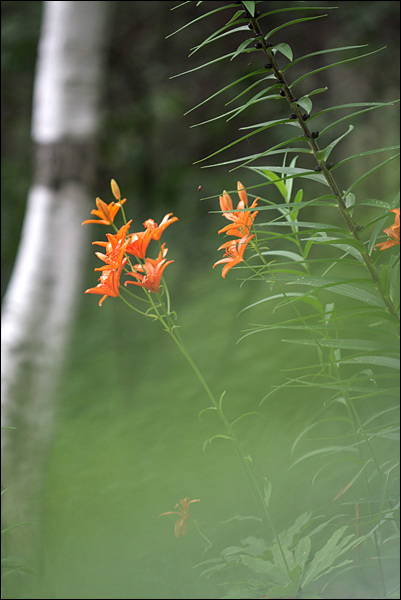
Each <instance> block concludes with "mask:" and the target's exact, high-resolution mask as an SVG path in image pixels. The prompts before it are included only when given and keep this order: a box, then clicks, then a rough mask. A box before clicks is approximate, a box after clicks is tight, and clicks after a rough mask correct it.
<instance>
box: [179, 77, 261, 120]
mask: <svg viewBox="0 0 401 600" xmlns="http://www.w3.org/2000/svg"><path fill="white" fill-rule="evenodd" d="M262 74H265V71H264V70H259V71H252V73H247V74H246V75H244V76H243V77H240V78H239V79H237V80H236V81H232V82H231V83H229V84H228V85H226V86H224V87H223V88H220V89H219V90H217V92H215V93H214V94H212V95H211V96H208V98H206V99H205V100H202V102H199V104H197V105H196V106H194V107H193V108H190V109H189V110H187V112H185V113H184V115H188V114H189V113H190V112H192V111H193V110H196V109H197V108H199V107H200V106H202V105H203V104H206V102H209V101H210V100H213V99H214V98H216V96H218V95H219V94H222V93H223V92H225V91H227V90H229V89H230V88H231V87H233V86H234V85H238V84H239V83H241V81H243V80H244V79H248V78H249V77H253V76H258V75H262Z"/></svg>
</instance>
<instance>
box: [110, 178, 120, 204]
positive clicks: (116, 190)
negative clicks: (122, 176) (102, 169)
mask: <svg viewBox="0 0 401 600" xmlns="http://www.w3.org/2000/svg"><path fill="white" fill-rule="evenodd" d="M110 185H111V191H112V192H113V196H114V198H115V199H116V200H121V192H120V188H119V187H118V185H117V182H116V181H115V179H112V180H111V182H110Z"/></svg>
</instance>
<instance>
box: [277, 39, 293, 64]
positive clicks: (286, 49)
mask: <svg viewBox="0 0 401 600" xmlns="http://www.w3.org/2000/svg"><path fill="white" fill-rule="evenodd" d="M274 48H275V49H276V50H277V51H278V52H281V54H283V55H284V56H285V57H286V58H288V60H289V61H292V59H293V54H292V50H291V47H290V46H289V45H288V44H285V43H281V44H275V45H274Z"/></svg>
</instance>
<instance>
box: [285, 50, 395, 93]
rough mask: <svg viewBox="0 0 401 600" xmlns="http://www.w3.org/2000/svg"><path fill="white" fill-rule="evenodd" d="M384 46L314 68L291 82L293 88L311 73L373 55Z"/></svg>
mask: <svg viewBox="0 0 401 600" xmlns="http://www.w3.org/2000/svg"><path fill="white" fill-rule="evenodd" d="M384 48H385V46H383V47H382V48H379V49H378V50H373V52H367V53H366V54H360V55H359V56H353V57H352V58H346V59H344V60H340V61H339V62H336V63H332V64H330V65H325V66H324V67H320V69H314V70H313V71H309V72H308V73H306V74H305V75H301V77H298V79H296V80H295V81H294V82H293V83H292V84H291V88H293V87H294V86H296V85H297V84H298V83H300V82H301V81H303V80H304V79H306V78H307V77H310V76H311V75H315V74H316V73H320V71H325V70H326V69H331V68H332V67H338V66H339V65H343V64H345V63H348V62H352V61H354V60H359V59H361V58H365V57H366V56H371V55H372V54H376V52H381V50H384ZM295 62H296V61H294V62H293V63H290V65H292V64H295ZM290 65H289V66H290ZM282 70H283V71H284V69H282Z"/></svg>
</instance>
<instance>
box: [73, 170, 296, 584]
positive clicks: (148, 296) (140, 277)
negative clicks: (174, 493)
mask: <svg viewBox="0 0 401 600" xmlns="http://www.w3.org/2000/svg"><path fill="white" fill-rule="evenodd" d="M239 185H242V184H239ZM111 189H112V192H113V195H114V197H115V199H116V200H117V201H118V202H117V203H114V202H112V203H111V204H109V205H106V204H105V203H104V202H103V201H101V200H100V199H99V198H98V199H97V200H96V203H97V206H98V210H94V211H92V214H95V215H96V216H98V217H99V220H87V221H84V223H83V224H86V223H100V224H102V225H111V224H112V225H113V227H114V229H115V231H116V233H115V234H110V233H108V234H107V239H108V241H107V242H94V243H95V244H98V245H102V246H103V247H104V248H105V251H106V253H105V254H103V253H100V252H97V253H96V255H97V257H98V258H99V259H100V260H102V261H103V262H104V263H105V264H104V265H103V266H101V267H98V268H97V269H95V271H99V270H100V271H101V276H100V278H99V283H98V285H97V286H95V287H93V288H89V289H87V290H86V291H85V293H88V294H100V295H102V298H101V299H100V301H99V306H102V303H103V302H104V300H105V299H106V298H107V297H109V296H110V297H120V298H121V300H122V301H123V302H124V303H125V304H126V305H127V306H128V307H129V308H131V309H132V310H134V311H136V312H139V313H140V314H142V315H144V316H147V317H151V318H153V319H155V320H157V321H159V323H160V324H161V326H162V327H163V329H164V330H165V331H166V332H167V333H168V334H169V336H170V337H171V339H172V340H173V341H174V343H175V344H176V346H177V347H178V349H179V350H180V352H181V354H182V355H183V357H184V358H185V360H186V362H187V363H188V364H189V366H190V367H191V369H192V371H193V373H194V374H195V375H196V377H197V379H198V381H199V383H200V384H201V386H202V387H203V389H204V391H205V392H206V395H207V397H208V399H209V401H210V402H211V406H210V407H208V409H205V410H210V409H211V410H214V411H216V413H217V415H218V417H219V418H220V420H221V422H222V424H223V426H224V429H225V433H224V434H220V435H217V436H214V438H215V437H221V438H224V439H227V440H230V441H231V442H232V443H233V445H234V448H235V452H236V454H237V456H238V458H239V460H240V462H241V464H242V466H243V468H244V471H245V473H246V476H247V478H248V482H249V485H250V489H251V493H252V494H253V496H254V498H255V501H256V505H257V507H258V510H259V512H260V516H261V519H262V521H263V523H264V525H265V527H266V529H267V535H268V536H270V534H271V533H273V536H274V539H275V542H276V544H277V546H278V548H279V551H280V554H281V557H282V560H283V562H284V565H285V567H286V569H287V572H288V571H289V565H288V562H287V558H286V556H285V553H284V550H283V547H282V544H281V541H280V538H279V536H278V535H277V532H276V530H275V528H274V524H273V521H272V519H271V517H270V514H269V511H268V506H267V503H266V501H265V498H264V496H263V495H262V492H261V489H260V487H259V485H258V482H257V480H256V477H255V475H254V472H253V469H252V466H251V460H250V457H248V456H247V457H246V456H245V455H244V453H243V451H242V448H241V443H240V441H239V439H238V436H237V434H236V433H235V431H234V428H233V426H232V424H231V423H230V421H229V420H228V419H227V417H226V415H225V413H224V411H223V407H222V400H223V397H224V393H223V394H222V395H221V396H220V398H219V399H217V398H216V397H215V395H214V394H213V392H212V391H211V389H210V387H209V384H208V383H207V381H206V379H205V377H204V376H203V374H202V373H201V371H200V370H199V368H198V366H197V365H196V363H195V361H194V360H193V358H192V357H191V355H190V354H189V352H188V351H187V349H186V347H185V345H184V342H183V340H182V338H181V336H180V334H179V332H178V328H177V324H176V321H175V318H174V317H173V313H172V311H171V308H170V295H169V291H168V286H167V283H166V281H165V279H164V277H163V274H164V270H165V269H166V267H167V266H168V265H170V264H171V263H173V262H174V261H173V260H169V261H167V259H166V258H165V257H166V254H167V252H168V249H167V247H166V245H165V244H164V243H163V244H161V242H160V238H161V235H162V233H163V231H164V230H165V229H166V228H167V227H168V226H169V225H171V224H172V223H174V222H176V221H178V218H177V217H173V216H172V213H169V214H168V215H166V216H165V217H164V219H163V220H162V222H161V223H160V225H157V223H155V221H153V220H152V219H148V220H147V221H145V222H144V224H143V225H144V227H145V230H144V231H141V232H136V233H129V229H130V226H131V223H132V221H131V220H130V221H128V222H125V223H124V225H123V226H122V227H121V228H120V229H117V227H116V226H115V224H114V218H115V217H116V215H117V212H118V210H119V209H120V208H121V206H122V201H121V200H120V198H121V194H120V190H119V187H118V185H117V183H116V182H115V180H112V181H111ZM240 196H241V202H242V205H241V206H240V207H239V209H240V210H242V208H245V207H247V195H246V191H245V189H242V190H240ZM228 198H229V197H228V195H227V196H226V204H225V209H226V210H227V211H229V212H227V214H226V217H227V218H228V219H229V220H231V221H233V223H232V225H230V227H232V229H230V233H231V234H234V235H242V234H244V235H243V237H244V238H245V239H246V240H247V241H246V243H245V244H244V246H243V248H242V250H240V253H241V254H243V251H244V250H245V247H246V244H247V243H248V242H249V241H250V240H251V239H252V237H253V236H250V235H249V227H250V226H251V224H252V223H253V219H254V217H255V213H252V212H239V213H237V214H235V215H234V216H233V217H232V216H231V215H232V213H231V208H232V206H231V205H230V204H229V201H228ZM230 200H231V199H230ZM124 202H125V199H124ZM254 206H256V202H254V203H253V205H252V208H253V207H254ZM123 217H124V221H126V219H125V214H124V215H123ZM152 240H155V241H157V242H158V243H159V254H158V256H157V258H150V257H149V256H147V253H148V247H150V243H151V241H152ZM224 246H225V245H224ZM132 256H134V257H135V258H136V259H137V260H138V261H139V262H138V263H137V264H133V262H132V258H131V257H132ZM219 262H221V261H219ZM223 262H224V261H223ZM238 262H240V260H238V259H237V258H234V259H233V261H232V262H229V263H228V264H227V265H226V267H225V269H226V270H228V269H229V268H231V267H232V266H233V264H237V263H238ZM122 276H127V277H134V278H135V279H137V281H132V280H131V279H127V280H126V281H125V282H124V284H122V283H121V282H120V279H121V277H122ZM130 284H132V285H136V286H138V287H140V288H141V289H142V292H143V296H142V297H138V296H137V295H136V294H132V293H130V294H129V295H127V293H126V292H127V286H128V285H130ZM136 300H140V301H145V303H146V304H148V309H147V310H146V311H145V310H143V307H142V309H139V308H138V307H137V306H136V305H135V304H134V302H135V301H136ZM186 500H189V499H184V500H183V501H181V502H184V504H185V506H184V505H182V506H181V508H180V513H177V512H175V513H174V514H181V520H179V521H177V523H178V525H177V527H176V536H177V532H180V533H181V534H183V532H186V524H187V518H189V516H190V514H189V511H188V510H187V509H188V506H187V504H186V503H185V502H186ZM191 502H194V500H191ZM164 514H170V513H164ZM195 524H196V525H197V523H196V522H195ZM197 528H198V530H199V533H200V534H201V535H202V537H204V539H205V540H207V541H208V544H209V546H208V547H211V545H212V544H211V542H210V540H208V538H206V536H205V535H204V534H203V533H202V532H201V530H200V529H199V526H198V527H197ZM177 537H178V536H177Z"/></svg>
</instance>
